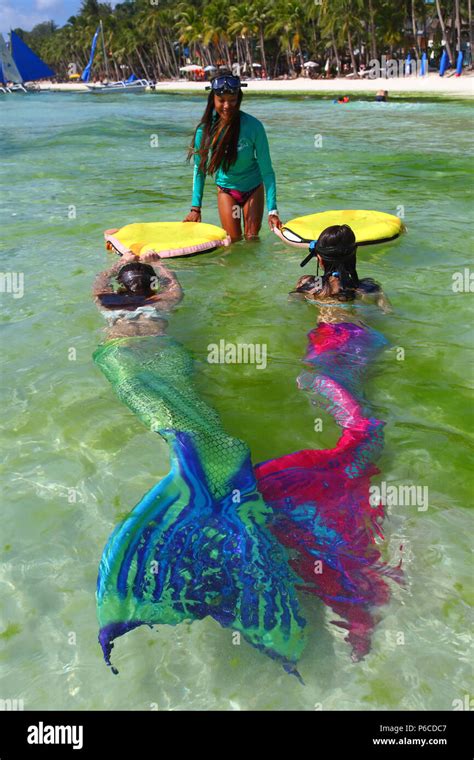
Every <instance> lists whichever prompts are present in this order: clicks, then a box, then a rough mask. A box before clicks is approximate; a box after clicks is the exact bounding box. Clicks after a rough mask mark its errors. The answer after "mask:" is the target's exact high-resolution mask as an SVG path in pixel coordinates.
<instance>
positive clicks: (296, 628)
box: [94, 336, 305, 674]
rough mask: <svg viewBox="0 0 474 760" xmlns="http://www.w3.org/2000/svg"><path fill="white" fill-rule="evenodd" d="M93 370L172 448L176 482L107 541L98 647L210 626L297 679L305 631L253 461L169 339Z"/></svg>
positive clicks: (104, 359) (124, 352)
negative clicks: (189, 625) (148, 629)
mask: <svg viewBox="0 0 474 760" xmlns="http://www.w3.org/2000/svg"><path fill="white" fill-rule="evenodd" d="M94 361H95V362H96V364H97V365H98V366H99V368H100V369H101V370H102V372H103V373H104V374H105V376H106V377H107V379H108V380H109V381H110V382H111V383H112V386H113V388H114V391H115V392H116V394H117V395H118V397H119V398H120V399H121V400H122V401H123V402H124V403H125V404H126V405H127V406H128V407H129V408H130V409H131V410H132V411H133V412H134V413H135V414H137V416H138V417H139V418H140V419H141V421H142V422H143V423H144V424H145V425H146V426H147V427H148V428H149V429H150V430H152V431H155V432H158V433H159V434H160V435H161V436H162V437H163V438H164V439H165V440H166V441H167V442H168V444H169V447H170V459H171V470H170V473H169V474H168V475H167V476H166V478H164V479H163V480H162V481H160V482H159V483H158V484H157V485H156V486H154V488H152V489H151V491H150V492H149V493H148V494H146V495H145V496H144V497H143V499H142V500H141V501H140V502H139V503H138V504H137V506H136V507H135V508H134V509H133V510H132V512H131V513H130V514H129V515H128V516H127V518H126V519H125V520H124V521H123V522H122V523H121V524H120V525H119V526H118V527H117V528H116V529H115V530H114V532H113V533H112V535H111V536H110V538H109V540H108V542H107V545H106V547H105V549H104V552H103V555H102V559H101V563H100V568H99V577H98V583H97V608H98V617H99V625H100V634H99V641H100V643H101V646H102V649H103V652H104V657H105V659H106V662H107V663H108V664H109V665H110V664H111V663H110V654H111V650H112V647H113V641H114V639H116V638H117V637H118V636H121V635H122V634H124V633H126V632H127V631H129V630H131V629H133V628H136V627H138V626H140V625H150V626H151V625H154V624H168V625H176V624H178V623H180V622H182V621H184V620H196V619H202V618H204V617H206V616H210V617H212V618H214V619H215V620H216V621H218V622H219V623H220V624H221V625H222V626H224V627H230V628H232V629H234V630H236V631H239V632H241V633H242V635H243V636H244V637H245V638H246V639H247V640H248V641H249V642H250V643H251V644H253V645H254V646H255V647H257V648H258V649H260V650H261V651H263V652H265V653H266V654H267V655H269V656H271V657H272V658H274V659H276V660H278V661H280V662H281V663H282V664H283V666H284V667H285V669H287V670H288V671H290V672H295V674H297V671H296V668H295V664H296V662H297V661H298V658H299V656H300V654H301V652H302V650H303V647H304V644H305V634H304V626H305V621H304V619H303V617H302V615H301V613H300V610H299V605H298V600H297V597H296V591H295V585H296V584H297V583H298V580H299V579H298V577H297V576H296V574H294V571H293V570H291V568H290V567H289V564H288V561H287V557H286V553H285V550H284V549H283V548H282V547H281V546H280V544H279V543H278V541H277V540H276V539H275V538H274V537H273V535H272V534H271V533H270V532H269V531H268V530H267V528H266V522H267V520H268V517H269V515H270V510H269V508H268V507H267V506H266V504H265V502H264V501H263V499H262V496H261V495H260V494H259V493H258V491H257V490H256V480H255V475H254V471H253V468H252V464H251V461H250V452H249V450H248V447H247V446H246V444H245V443H244V442H243V441H240V440H238V439H236V438H233V437H231V436H229V435H228V434H227V433H226V432H225V431H224V429H223V428H222V425H221V422H220V420H219V417H218V415H217V413H216V412H215V411H214V410H213V409H211V408H210V407H209V406H208V405H207V404H206V403H205V402H204V401H203V400H202V399H200V398H199V396H198V395H197V393H196V391H195V389H194V386H193V383H192V371H193V362H192V359H191V357H190V356H189V354H188V353H187V352H186V350H185V349H184V348H183V346H181V344H179V343H178V342H176V341H174V340H173V339H172V338H170V337H168V336H153V337H135V338H121V339H117V340H112V341H109V342H107V343H105V344H103V345H101V346H99V347H98V348H97V350H96V351H95V353H94Z"/></svg>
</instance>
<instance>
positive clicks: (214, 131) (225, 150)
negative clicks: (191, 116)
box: [188, 72, 242, 174]
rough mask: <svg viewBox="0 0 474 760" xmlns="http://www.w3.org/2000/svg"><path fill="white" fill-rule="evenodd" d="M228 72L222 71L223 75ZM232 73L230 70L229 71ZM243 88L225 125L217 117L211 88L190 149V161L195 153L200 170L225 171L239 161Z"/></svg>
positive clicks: (207, 171)
mask: <svg viewBox="0 0 474 760" xmlns="http://www.w3.org/2000/svg"><path fill="white" fill-rule="evenodd" d="M225 73H227V72H221V73H220V74H219V76H222V75H223V74H225ZM229 73H230V72H229ZM241 102H242V90H239V92H238V99H237V109H236V111H235V113H234V115H233V116H232V119H231V120H230V122H229V124H227V125H223V124H222V122H221V120H220V119H215V118H214V116H215V109H214V91H213V90H211V91H210V93H209V97H208V99H207V106H206V110H205V111H204V114H203V116H202V119H201V121H200V122H199V124H198V125H197V127H196V130H195V132H194V136H193V140H192V143H191V146H190V148H189V151H188V161H190V160H191V158H192V157H193V156H195V155H198V156H199V158H200V161H199V171H201V172H204V173H205V174H215V173H216V171H217V170H218V169H221V168H222V169H223V170H224V171H225V172H227V171H229V168H230V167H231V166H232V165H233V164H235V162H236V161H237V145H238V142H239V133H240V104H241ZM201 126H202V127H203V133H202V138H201V145H200V147H199V149H198V150H196V147H195V145H196V133H197V131H198V129H199V127H201Z"/></svg>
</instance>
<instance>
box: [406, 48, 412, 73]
mask: <svg viewBox="0 0 474 760" xmlns="http://www.w3.org/2000/svg"><path fill="white" fill-rule="evenodd" d="M409 74H411V55H410V53H408V55H407V57H406V59H405V76H406V77H407V76H409Z"/></svg>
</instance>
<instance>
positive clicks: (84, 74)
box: [81, 25, 100, 82]
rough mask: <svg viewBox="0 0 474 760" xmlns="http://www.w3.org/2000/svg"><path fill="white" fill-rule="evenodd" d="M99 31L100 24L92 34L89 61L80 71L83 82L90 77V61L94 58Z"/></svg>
mask: <svg viewBox="0 0 474 760" xmlns="http://www.w3.org/2000/svg"><path fill="white" fill-rule="evenodd" d="M99 32H100V25H99V26H98V27H97V29H96V31H95V34H94V38H93V40H92V46H91V54H90V56H89V63H88V64H87V66H86V68H85V69H84V71H83V72H82V76H81V79H82V81H83V82H88V81H89V79H90V76H91V68H92V62H93V60H94V54H95V49H96V47H97V38H98V36H99Z"/></svg>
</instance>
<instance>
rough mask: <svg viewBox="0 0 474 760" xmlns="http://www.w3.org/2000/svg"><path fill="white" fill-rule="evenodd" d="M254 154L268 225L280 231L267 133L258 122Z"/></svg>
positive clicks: (280, 224)
mask: <svg viewBox="0 0 474 760" xmlns="http://www.w3.org/2000/svg"><path fill="white" fill-rule="evenodd" d="M255 154H256V158H257V163H258V167H259V169H260V174H261V175H262V179H263V183H264V185H265V194H266V198H267V208H268V223H269V225H270V228H271V229H272V228H273V227H278V228H279V229H280V228H281V226H282V223H281V221H280V217H279V215H278V209H277V199H276V179H275V172H274V171H273V166H272V159H271V157H270V147H269V145H268V138H267V133H266V132H265V127H264V126H263V124H262V123H261V122H258V126H257V133H256V135H255Z"/></svg>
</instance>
